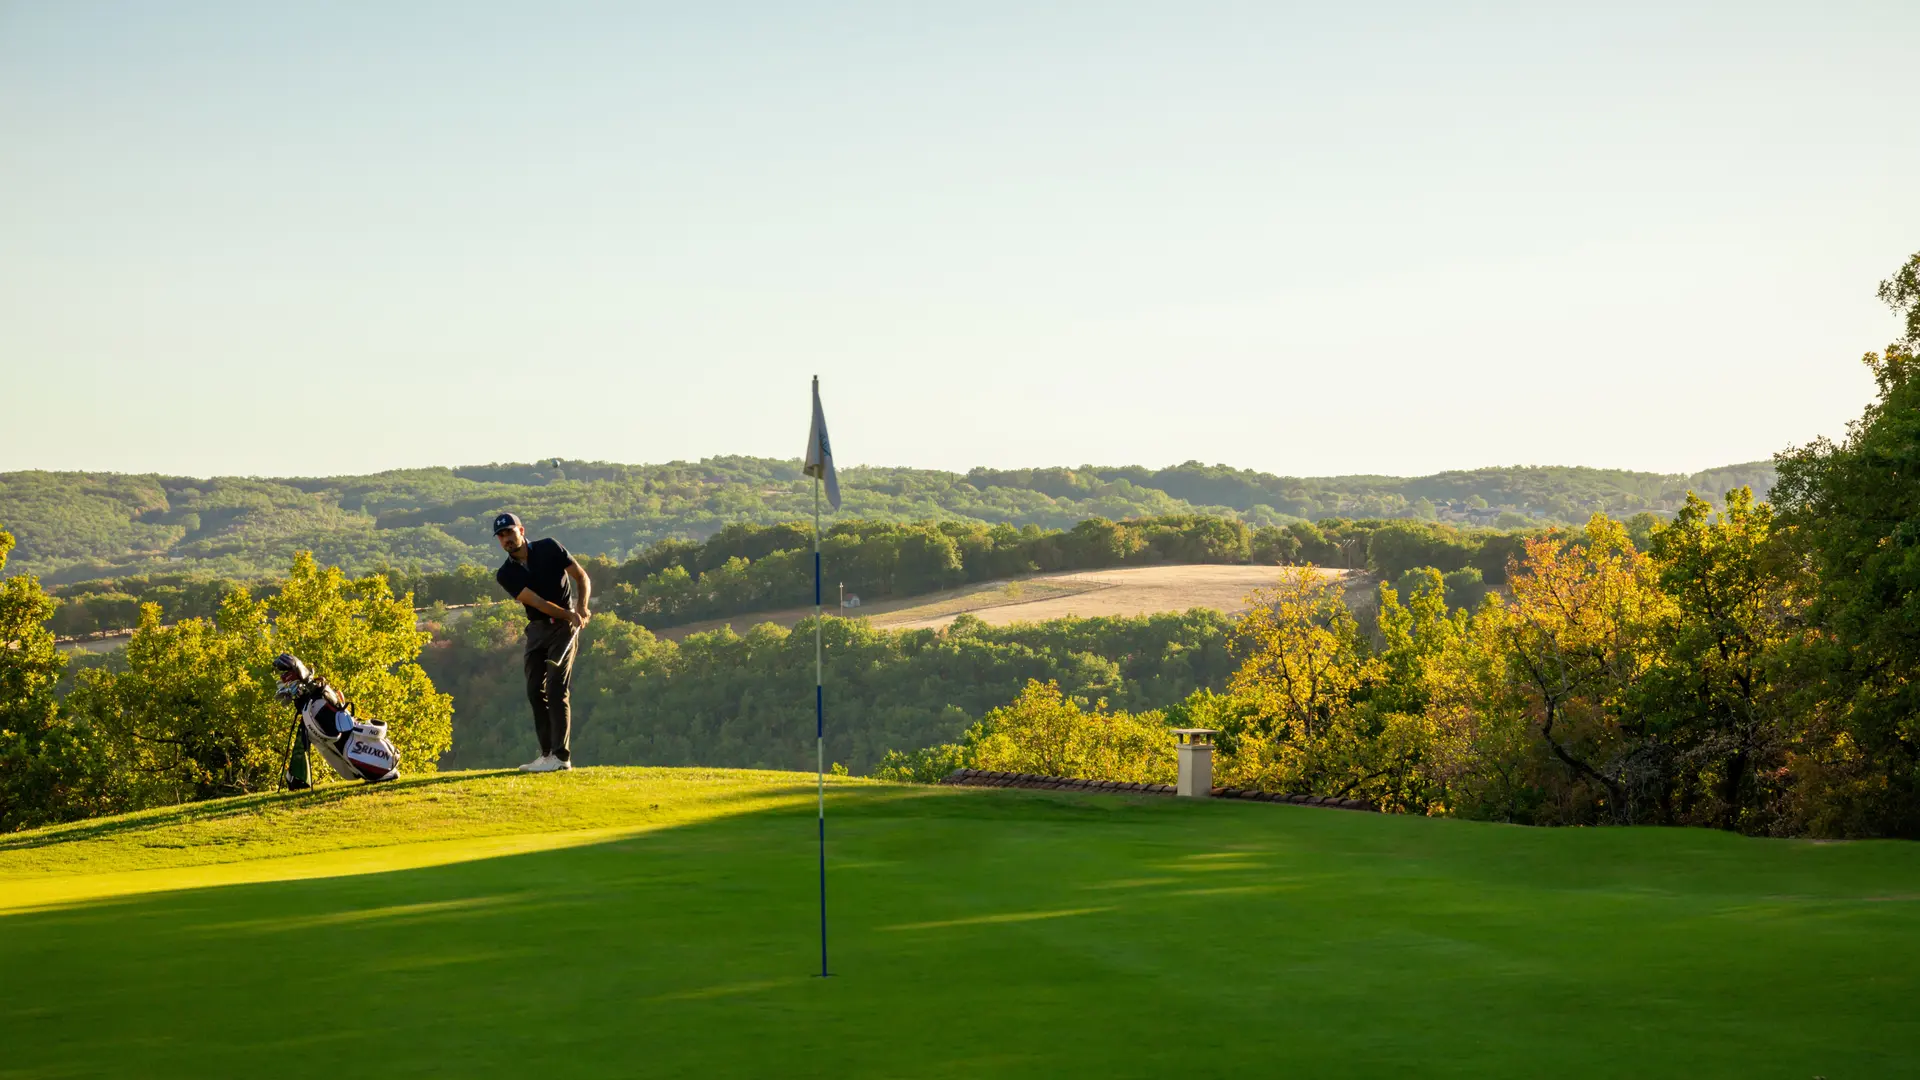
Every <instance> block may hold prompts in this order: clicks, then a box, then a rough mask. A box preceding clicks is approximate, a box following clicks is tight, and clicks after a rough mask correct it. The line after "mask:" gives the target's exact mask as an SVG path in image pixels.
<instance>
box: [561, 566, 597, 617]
mask: <svg viewBox="0 0 1920 1080" xmlns="http://www.w3.org/2000/svg"><path fill="white" fill-rule="evenodd" d="M567 576H568V577H570V578H572V579H573V610H574V611H575V612H577V613H578V614H579V615H580V625H581V626H585V625H587V620H588V619H589V618H592V617H593V613H592V612H590V611H588V610H587V598H588V597H589V596H591V595H592V594H593V579H592V578H590V577H588V576H587V572H586V570H585V569H584V568H582V567H581V565H580V564H579V563H578V562H570V563H568V564H567Z"/></svg>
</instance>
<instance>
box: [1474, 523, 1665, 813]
mask: <svg viewBox="0 0 1920 1080" xmlns="http://www.w3.org/2000/svg"><path fill="white" fill-rule="evenodd" d="M1583 540H1584V543H1582V544H1573V543H1570V542H1569V541H1568V540H1566V539H1564V538H1560V537H1543V538H1540V539H1535V540H1529V541H1527V544H1526V557H1527V565H1526V568H1525V569H1524V570H1521V569H1519V568H1517V567H1516V568H1515V569H1514V570H1512V571H1510V572H1509V575H1508V585H1509V587H1510V588H1511V589H1512V591H1513V604H1512V607H1511V611H1510V615H1511V617H1510V618H1508V619H1506V620H1503V621H1502V622H1500V623H1499V624H1498V627H1497V628H1498V631H1499V633H1500V638H1499V639H1498V641H1497V647H1500V648H1502V649H1503V650H1504V651H1505V653H1506V654H1507V665H1506V670H1507V674H1508V677H1509V678H1510V679H1511V680H1512V682H1513V686H1512V689H1513V690H1514V691H1516V692H1518V693H1519V694H1520V695H1521V699H1522V700H1523V701H1524V703H1525V707H1526V709H1527V710H1528V712H1529V714H1530V716H1531V719H1532V721H1533V725H1534V729H1535V730H1536V731H1537V732H1539V735H1540V737H1541V739H1543V740H1544V741H1545V742H1546V745H1547V748H1548V750H1549V751H1551V752H1552V754H1553V756H1554V757H1555V758H1557V759H1558V760H1559V761H1560V762H1561V763H1562V764H1563V765H1564V766H1565V768H1566V769H1567V772H1568V774H1569V778H1570V779H1571V780H1572V781H1573V785H1572V787H1571V788H1570V789H1569V790H1568V791H1567V792H1566V801H1565V804H1564V809H1565V811H1566V813H1567V814H1568V815H1569V816H1570V818H1571V819H1573V820H1582V819H1584V818H1585V817H1586V816H1587V815H1588V813H1589V810H1592V811H1597V812H1599V813H1602V814H1604V815H1605V816H1606V817H1608V818H1610V819H1611V820H1613V821H1615V822H1617V823H1621V824H1626V823H1629V822H1632V821H1634V820H1636V818H1637V815H1640V814H1642V813H1643V812H1644V810H1645V804H1646V802H1647V798H1648V796H1649V794H1652V796H1653V797H1654V799H1656V800H1657V799H1658V798H1659V797H1660V792H1661V791H1662V790H1663V788H1664V777H1665V768H1666V764H1667V763H1666V762H1665V761H1664V760H1662V754H1663V748H1662V747H1660V746H1659V745H1658V744H1657V742H1656V741H1655V740H1651V739H1648V738H1647V737H1646V732H1645V730H1644V725H1643V724H1642V722H1641V720H1640V718H1639V717H1636V716H1634V715H1632V714H1630V713H1629V712H1628V711H1627V710H1626V709H1625V704H1626V701H1625V698H1626V694H1627V691H1628V690H1629V688H1630V687H1632V685H1633V684H1634V682H1635V681H1636V680H1637V679H1639V678H1640V676H1641V675H1642V674H1643V673H1645V672H1646V670H1647V669H1648V667H1649V665H1650V664H1651V663H1652V662H1653V660H1654V657H1655V649H1654V642H1653V633H1654V631H1655V628H1656V626H1657V625H1658V623H1659V621H1660V620H1661V619H1662V618H1663V617H1664V615H1665V607H1666V604H1667V601H1666V599H1665V597H1664V596H1663V595H1662V594H1661V593H1660V591H1659V587H1658V581H1657V579H1656V572H1655V569H1654V567H1653V565H1652V563H1651V562H1649V561H1648V559H1647V557H1646V556H1645V555H1643V554H1641V553H1640V552H1638V551H1636V550H1634V547H1633V544H1632V542H1631V541H1629V540H1628V539H1627V534H1626V530H1625V529H1624V528H1623V527H1622V526H1621V525H1620V523H1619V522H1616V521H1613V520H1612V519H1610V518H1608V517H1606V516H1605V515H1603V514H1595V515H1594V516H1593V518H1592V519H1591V520H1590V521H1589V522H1588V523H1587V529H1586V533H1585V536H1584V537H1583ZM1583 785H1588V786H1590V787H1591V788H1594V789H1597V790H1593V791H1591V792H1588V791H1583V790H1582V786H1583Z"/></svg>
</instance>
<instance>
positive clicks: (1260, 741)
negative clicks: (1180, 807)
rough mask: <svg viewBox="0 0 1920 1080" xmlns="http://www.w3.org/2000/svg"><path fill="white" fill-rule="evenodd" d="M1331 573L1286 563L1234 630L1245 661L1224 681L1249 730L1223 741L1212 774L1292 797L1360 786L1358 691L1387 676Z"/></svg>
mask: <svg viewBox="0 0 1920 1080" xmlns="http://www.w3.org/2000/svg"><path fill="white" fill-rule="evenodd" d="M1344 592H1345V589H1344V584H1343V582H1342V580H1341V579H1340V578H1339V577H1337V576H1334V575H1331V574H1325V573H1322V572H1320V571H1316V570H1313V569H1310V568H1307V567H1287V568H1283V569H1282V570H1281V572H1280V582H1279V584H1277V585H1275V586H1274V587H1273V588H1270V589H1262V590H1259V591H1257V592H1255V593H1254V594H1253V595H1252V596H1251V597H1250V598H1249V600H1250V601H1251V603H1252V605H1253V606H1252V609H1251V610H1249V611H1248V612H1247V613H1246V614H1245V615H1243V616H1242V617H1241V618H1240V622H1239V625H1238V628H1237V632H1238V639H1239V643H1240V646H1241V648H1243V649H1244V650H1245V651H1246V654H1247V659H1246V660H1245V662H1244V663H1242V664H1241V666H1240V669H1239V670H1238V671H1235V672H1234V673H1233V678H1232V680H1231V681H1230V682H1229V683H1228V692H1229V694H1230V696H1232V697H1233V698H1235V699H1238V701H1239V702H1240V703H1241V705H1242V708H1243V710H1244V712H1245V714H1246V715H1247V717H1248V725H1247V728H1246V729H1245V730H1243V731H1238V732H1232V733H1230V735H1231V738H1230V739H1228V740H1223V746H1222V750H1223V751H1224V752H1223V753H1222V754H1221V760H1220V762H1219V766H1218V768H1217V770H1216V772H1215V781H1216V782H1217V783H1219V784H1222V785H1225V786H1235V787H1259V788H1265V789H1267V790H1277V791H1286V792H1290V793H1296V794H1307V793H1314V794H1327V795H1350V794H1353V793H1355V792H1357V791H1358V790H1360V789H1361V788H1362V787H1363V786H1364V785H1362V784H1361V783H1360V780H1361V777H1362V776H1363V775H1364V772H1365V771H1366V761H1365V759H1366V758H1367V756H1368V754H1369V747H1368V746H1367V745H1366V743H1367V741H1368V740H1367V738H1366V735H1367V732H1366V730H1365V729H1366V727H1367V724H1368V718H1367V717H1366V716H1365V715H1363V712H1362V710H1361V709H1360V708H1359V704H1360V697H1361V694H1362V691H1363V690H1365V689H1366V688H1367V687H1369V686H1370V685H1371V684H1373V683H1374V682H1376V681H1377V680H1378V678H1379V676H1380V674H1381V671H1382V669H1381V666H1380V662H1379V661H1378V660H1377V659H1375V658H1374V657H1372V656H1371V655H1369V650H1368V648H1367V643H1366V641H1365V639H1364V638H1363V637H1362V635H1361V632H1360V626H1359V623H1358V622H1357V621H1356V620H1355V619H1354V616H1353V612H1352V611H1350V610H1349V609H1348V608H1347V604H1346V601H1345V599H1344Z"/></svg>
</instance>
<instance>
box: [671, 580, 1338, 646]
mask: <svg viewBox="0 0 1920 1080" xmlns="http://www.w3.org/2000/svg"><path fill="white" fill-rule="evenodd" d="M1318 572H1319V573H1323V574H1339V573H1341V571H1338V570H1322V571H1318ZM1279 574H1280V568H1279V567H1274V566H1235V565H1230V564H1217V563H1208V564H1195V565H1179V566H1132V567H1123V568H1119V569H1113V570H1072V571H1064V572H1061V573H1056V574H1033V575H1030V576H1027V577H1022V578H1016V579H1014V580H1011V581H986V582H981V583H979V584H976V585H969V586H966V587H965V588H960V589H953V590H949V591H947V592H941V593H933V594H930V595H926V596H912V597H906V598H903V599H899V600H884V601H879V602H877V603H869V604H866V605H863V606H861V607H858V608H850V609H847V610H846V611H843V612H840V614H843V615H845V616H847V617H848V618H857V619H866V620H867V621H869V622H871V623H872V624H873V625H874V626H876V627H880V628H881V629H885V630H917V629H922V628H927V627H934V628H937V627H942V626H945V625H947V624H948V623H950V622H952V621H953V620H954V618H955V617H956V616H958V615H963V614H966V615H974V616H977V617H979V618H980V619H981V620H983V621H985V622H987V623H990V624H992V625H994V626H1006V625H1008V624H1010V623H1016V622H1042V621H1045V620H1047V619H1058V618H1061V617H1063V616H1067V615H1078V616H1081V617H1083V618H1090V617H1092V616H1096V615H1154V614H1158V613H1160V612H1163V611H1186V610H1188V609H1190V608H1197V607H1198V608H1214V609H1215V610H1218V611H1224V612H1228V613H1229V614H1231V613H1233V612H1236V611H1244V610H1246V606H1247V605H1246V597H1247V594H1248V593H1251V592H1252V591H1253V590H1255V589H1259V588H1264V587H1266V586H1269V585H1272V584H1273V583H1274V581H1275V580H1276V579H1277V578H1278V577H1279ZM827 599H828V601H829V603H831V602H832V601H833V591H832V588H831V586H829V588H828V592H827ZM812 614H813V608H811V607H805V608H789V609H787V610H785V611H769V612H765V613H763V614H754V615H735V616H732V617H730V618H726V619H714V620H712V621H710V622H702V623H691V624H688V625H686V626H676V627H672V628H670V629H666V630H662V631H660V636H662V637H670V638H674V639H675V640H678V639H680V638H683V637H685V636H687V635H688V634H691V633H695V632H698V631H702V630H713V629H717V628H719V627H721V626H726V625H728V624H732V625H733V627H734V628H735V629H745V628H746V627H747V626H749V625H753V624H756V623H763V622H772V623H779V624H780V625H782V626H789V627H790V626H793V625H794V624H795V623H798V622H799V621H800V620H801V619H804V618H806V617H808V616H810V615H812Z"/></svg>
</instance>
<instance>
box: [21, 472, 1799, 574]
mask: <svg viewBox="0 0 1920 1080" xmlns="http://www.w3.org/2000/svg"><path fill="white" fill-rule="evenodd" d="M841 479H842V489H843V491H844V492H845V495H846V503H845V506H844V511H845V514H846V516H847V517H850V518H860V519H863V520H868V521H882V522H896V523H904V522H911V521H925V520H954V521H961V522H967V523H971V524H978V525H1002V524H1004V525H1012V526H1014V527H1016V528H1020V527H1024V526H1027V525H1033V526H1036V527H1038V528H1041V529H1047V530H1064V529H1070V528H1072V527H1073V526H1074V525H1075V524H1076V523H1078V522H1080V521H1084V520H1087V519H1089V518H1108V519H1111V520H1115V521H1119V520H1127V519H1138V518H1152V517H1164V516H1169V515H1189V514H1205V515H1210V516H1214V517H1229V518H1234V519H1237V520H1239V521H1241V522H1242V523H1244V524H1246V525H1247V526H1249V527H1250V528H1259V527H1261V526H1270V525H1285V524H1288V523H1290V522H1293V521H1296V520H1301V519H1307V520H1313V521H1323V520H1325V519H1331V518H1345V519H1367V518H1381V519H1411V520H1431V521H1437V522H1442V523H1450V524H1456V525H1463V526H1464V525H1472V526H1481V527H1498V528H1503V529H1516V528H1522V527H1537V526H1541V525H1550V524H1553V523H1555V522H1560V523H1575V522H1579V521H1583V520H1585V518H1586V516H1587V514H1589V513H1593V512H1603V513H1607V514H1610V515H1613V516H1616V517H1628V516H1631V515H1633V514H1635V513H1639V512H1642V511H1648V512H1653V513H1656V514H1659V515H1662V516H1670V515H1671V514H1672V513H1673V512H1674V511H1675V510H1677V509H1678V508H1679V506H1680V504H1681V502H1682V501H1683V499H1684V496H1685V493H1686V491H1687V490H1689V489H1692V490H1696V491H1700V492H1701V493H1703V494H1705V495H1708V496H1709V497H1714V496H1716V495H1717V493H1718V492H1721V491H1724V490H1727V489H1728V488H1731V487H1734V486H1739V485H1740V484H1749V485H1754V486H1756V488H1764V487H1765V486H1766V485H1768V484H1770V483H1771V482H1772V467H1771V466H1770V465H1769V464H1767V463H1765V462H1758V463H1753V464H1750V465H1742V466H1731V467H1729V468H1727V469H1721V470H1711V471H1709V472H1706V473H1699V474H1695V475H1693V476H1665V475H1659V474H1653V473H1631V472H1623V471H1618V470H1602V469H1577V468H1506V469H1479V470H1473V471H1469V472H1451V473H1441V474H1438V475H1435V476H1430V477H1419V478H1412V479H1408V478H1398V477H1367V476H1360V477H1329V478H1298V477H1283V476H1275V475H1273V474H1270V473H1259V472H1253V471H1250V470H1244V469H1232V468H1229V467H1227V466H1224V465H1202V464H1200V463H1198V462H1188V463H1186V464H1183V465H1177V466H1173V467H1171V468H1167V469H1145V468H1140V467H1137V466H1126V467H1118V468H1114V467H1105V466H1083V467H1081V468H1078V469H1025V470H985V469H977V470H974V471H973V472H972V473H969V474H966V475H961V474H958V473H949V472H941V471H938V470H932V469H901V468H850V469H848V470H846V471H845V472H844V473H843V474H842V477H841ZM810 509H811V497H810V487H809V481H808V480H807V478H806V477H804V476H803V475H801V473H800V469H799V463H798V462H797V461H778V460H769V459H760V458H739V457H733V458H710V459H707V460H704V461H700V462H694V463H688V462H672V463H668V464H665V465H615V464H607V463H602V462H581V461H560V460H549V461H544V462H539V463H535V464H508V465H484V466H474V467H462V468H441V469H408V470H398V471H394V472H387V473H380V474H377V475H373V476H342V477H325V478H310V479H308V478H289V479H261V478H244V477H215V478H211V479H195V478H191V477H172V476H159V475H125V474H117V473H52V472H14V473H0V521H5V522H7V523H8V526H9V528H10V529H11V530H12V531H13V532H14V534H15V536H16V538H17V539H18V541H19V548H18V550H16V551H15V553H14V559H13V562H12V564H11V567H12V572H14V573H20V572H30V573H34V574H37V575H39V576H40V577H41V578H42V580H43V582H44V583H46V584H48V585H70V584H74V583H77V582H83V581H97V580H102V579H107V578H117V579H125V578H129V577H135V576H140V575H156V574H157V575H172V574H180V573H194V574H198V575H199V576H202V577H226V578H232V579H235V580H243V581H254V580H260V579H264V578H269V577H272V576H273V575H274V574H277V573H279V572H280V571H281V570H282V569H283V568H284V567H285V566H286V565H287V563H288V562H289V561H290V560H291V559H292V557H293V555H294V553H295V552H298V551H310V552H312V553H313V554H314V555H315V557H316V558H318V559H319V560H320V561H321V562H322V563H324V564H326V565H330V566H339V567H341V568H343V569H345V570H347V571H348V572H350V573H355V574H364V573H369V572H373V571H376V570H385V569H391V568H395V567H401V568H407V569H409V570H411V571H423V572H443V573H444V572H451V571H453V570H456V569H457V568H458V567H460V566H462V565H465V564H468V563H474V562H485V561H486V560H488V559H490V558H493V557H495V556H494V550H495V549H494V545H493V541H492V538H491V536H490V535H489V534H488V531H487V525H488V522H489V521H490V520H491V518H492V516H493V515H494V514H495V513H497V512H498V511H500V510H513V511H515V512H517V513H519V514H520V515H521V516H522V517H523V518H524V519H526V520H527V521H528V522H529V523H530V524H531V525H532V527H533V528H534V530H535V531H536V532H538V533H542V534H552V535H557V536H562V537H564V538H565V539H566V541H567V543H568V545H569V546H570V547H571V548H572V550H574V551H575V552H576V553H577V554H581V555H593V556H596V557H600V558H606V559H610V560H613V561H615V562H623V561H625V560H627V559H629V558H631V557H633V556H635V555H637V554H639V553H641V552H642V551H644V549H646V548H647V547H648V546H649V545H651V544H654V543H656V542H658V541H661V540H670V539H673V540H685V541H700V540H704V539H706V538H707V537H710V536H712V535H713V534H715V533H717V532H719V531H720V530H721V529H723V528H725V527H726V526H728V525H733V524H755V525H775V524H778V523H781V522H785V521H795V520H802V519H805V518H806V517H807V516H808V514H809V513H810Z"/></svg>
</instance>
